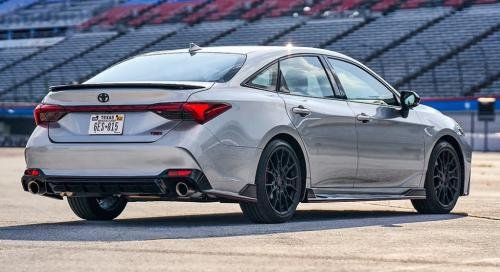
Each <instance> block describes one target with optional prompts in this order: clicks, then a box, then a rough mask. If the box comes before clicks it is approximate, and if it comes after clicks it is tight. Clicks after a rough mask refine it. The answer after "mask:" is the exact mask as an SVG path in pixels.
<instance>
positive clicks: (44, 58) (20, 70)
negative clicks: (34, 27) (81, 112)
mask: <svg viewBox="0 0 500 272" xmlns="http://www.w3.org/2000/svg"><path fill="white" fill-rule="evenodd" d="M115 34H116V33H114V32H98V33H86V34H75V35H73V36H70V37H68V38H66V39H64V40H62V41H61V42H59V43H57V44H55V45H54V46H52V47H49V48H47V49H46V50H41V51H40V52H39V53H37V54H35V55H33V56H31V57H30V58H27V59H25V60H23V61H20V62H18V63H16V64H15V65H14V66H12V67H10V68H9V69H7V70H4V71H1V72H0V93H4V92H6V91H9V90H10V89H11V88H12V87H14V86H16V85H18V84H21V83H23V82H26V81H27V80H29V79H30V78H32V77H34V76H36V75H38V74H40V73H44V72H45V71H48V70H50V69H53V68H55V67H57V66H60V65H62V64H63V63H64V62H66V61H68V60H70V59H72V58H74V57H75V56H78V55H79V54H82V53H84V52H85V51H86V50H88V49H90V48H92V47H94V46H96V45H98V44H99V43H102V42H104V41H105V40H107V39H110V38H111V37H113V36H114V35H115ZM67 69H68V68H67ZM71 69H73V70H77V69H78V68H77V67H71ZM19 90H20V89H17V88H16V89H15V92H17V91H19Z"/></svg>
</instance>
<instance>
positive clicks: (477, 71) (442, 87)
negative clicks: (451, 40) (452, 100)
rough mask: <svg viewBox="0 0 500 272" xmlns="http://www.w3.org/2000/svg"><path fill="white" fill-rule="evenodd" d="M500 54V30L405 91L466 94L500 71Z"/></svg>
mask: <svg viewBox="0 0 500 272" xmlns="http://www.w3.org/2000/svg"><path fill="white" fill-rule="evenodd" d="M499 52H500V31H497V32H495V33H493V34H492V35H490V36H488V37H487V38H485V39H483V40H482V41H480V42H478V43H476V44H474V45H473V46H471V47H469V48H467V49H466V50H464V51H462V52H460V53H458V54H456V55H455V56H454V57H452V58H449V59H447V60H446V61H444V62H442V63H441V64H440V65H438V66H437V67H436V68H434V69H431V70H429V71H427V72H425V73H424V74H422V75H421V76H419V77H417V78H416V79H415V80H412V81H410V82H409V83H407V84H405V86H404V88H405V89H414V90H417V91H418V92H419V93H421V94H422V95H424V96H454V95H456V94H457V93H459V94H462V95H465V94H466V93H467V92H468V91H469V90H470V88H471V87H473V86H475V85H477V84H479V83H480V82H482V81H484V80H486V78H488V77H489V76H493V75H494V74H495V73H497V72H499V68H500V54H499Z"/></svg>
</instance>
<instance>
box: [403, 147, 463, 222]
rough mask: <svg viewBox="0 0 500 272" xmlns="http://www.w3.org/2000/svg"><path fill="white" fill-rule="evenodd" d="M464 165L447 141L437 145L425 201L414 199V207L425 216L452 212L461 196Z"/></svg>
mask: <svg viewBox="0 0 500 272" xmlns="http://www.w3.org/2000/svg"><path fill="white" fill-rule="evenodd" d="M461 186H462V164H461V162H460V157H459V156H458V154H457V151H456V150H455V148H454V147H453V146H452V145H451V144H450V143H448V142H446V141H441V142H438V143H437V144H436V146H435V147H434V149H433V150H432V154H431V157H430V159H429V166H428V168H427V174H426V178H425V192H426V198H425V199H412V200H411V203H412V204H413V207H414V208H415V209H416V210H417V211H418V212H419V213H424V214H445V213H449V212H451V210H453V208H454V207H455V204H456V203H457V200H458V197H459V196H460V192H461Z"/></svg>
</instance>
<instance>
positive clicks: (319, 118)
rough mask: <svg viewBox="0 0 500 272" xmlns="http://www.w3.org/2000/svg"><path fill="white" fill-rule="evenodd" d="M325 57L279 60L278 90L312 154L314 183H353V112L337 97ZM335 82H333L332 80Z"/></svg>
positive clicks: (337, 185)
mask: <svg viewBox="0 0 500 272" xmlns="http://www.w3.org/2000/svg"><path fill="white" fill-rule="evenodd" d="M325 65H326V63H324V61H323V60H322V58H321V57H319V56H314V55H306V56H294V57H288V58H285V59H282V60H280V62H279V71H280V73H279V74H280V76H279V80H278V81H279V82H278V84H279V94H280V96H281V97H283V99H284V101H285V105H286V109H287V111H288V114H289V116H290V119H291V121H292V123H293V125H294V126H295V127H296V128H297V130H298V133H299V134H300V136H301V137H302V140H303V142H304V144H305V148H306V151H307V154H308V157H309V167H310V175H311V185H312V187H350V188H352V186H353V182H354V178H355V177H356V164H357V154H356V130H355V119H354V113H353V111H352V110H351V109H350V107H349V106H348V104H347V102H346V101H345V100H342V99H336V95H335V93H334V89H333V87H334V86H335V87H336V85H332V82H331V81H330V78H329V76H328V74H327V73H330V71H329V70H328V71H326V70H325ZM333 84H334V82H333Z"/></svg>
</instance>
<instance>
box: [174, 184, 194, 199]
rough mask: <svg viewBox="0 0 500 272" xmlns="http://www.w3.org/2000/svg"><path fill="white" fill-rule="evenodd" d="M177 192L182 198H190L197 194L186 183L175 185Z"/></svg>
mask: <svg viewBox="0 0 500 272" xmlns="http://www.w3.org/2000/svg"><path fill="white" fill-rule="evenodd" d="M175 192H176V193H177V195H178V196H180V197H188V196H191V195H192V194H194V193H195V191H194V190H193V189H191V188H189V186H188V185H187V184H186V183H184V182H178V183H177V184H176V185H175Z"/></svg>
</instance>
